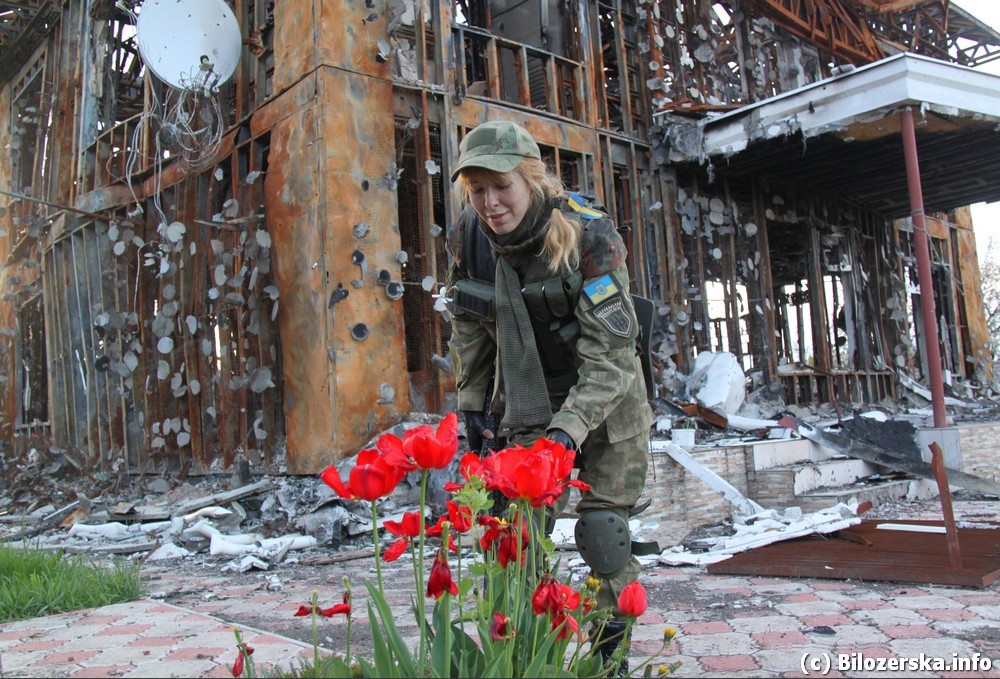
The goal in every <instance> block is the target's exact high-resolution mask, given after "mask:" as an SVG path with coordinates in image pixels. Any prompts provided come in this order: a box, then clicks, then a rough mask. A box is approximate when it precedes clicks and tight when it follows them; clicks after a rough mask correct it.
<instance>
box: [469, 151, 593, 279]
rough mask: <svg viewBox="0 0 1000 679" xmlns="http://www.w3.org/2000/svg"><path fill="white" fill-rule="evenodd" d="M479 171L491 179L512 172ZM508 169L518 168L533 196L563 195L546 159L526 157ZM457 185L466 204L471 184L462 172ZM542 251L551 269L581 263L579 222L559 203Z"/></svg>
mask: <svg viewBox="0 0 1000 679" xmlns="http://www.w3.org/2000/svg"><path fill="white" fill-rule="evenodd" d="M482 171H483V172H484V173H485V174H486V175H487V176H488V177H489V178H490V180H492V181H498V180H502V179H503V178H505V177H506V176H508V175H510V174H511V173H510V172H506V173H504V172H494V171H493V170H487V169H485V168H483V169H482ZM511 172H517V173H518V174H520V175H521V176H522V177H523V178H524V181H525V182H527V184H528V188H529V189H530V190H531V193H532V195H534V196H535V198H536V199H540V200H545V201H548V200H550V199H552V198H561V197H562V196H563V193H564V191H563V186H562V183H561V182H560V181H559V178H558V177H556V176H555V175H553V174H552V173H550V172H549V169H548V167H547V166H546V165H545V163H544V162H543V161H541V160H538V159H537V158H525V159H524V160H522V161H521V163H520V165H518V166H517V167H516V168H514V169H513V170H512V171H511ZM458 187H459V190H460V191H461V196H462V204H463V205H464V204H468V203H469V192H470V191H471V186H470V185H469V180H468V178H467V177H466V175H465V173H464V172H463V173H461V174H459V176H458ZM542 254H545V255H547V256H548V259H549V264H548V268H549V271H551V272H552V273H559V272H560V271H566V272H570V271H573V270H574V269H576V267H577V266H579V264H580V224H579V222H576V221H573V220H570V219H567V218H566V217H565V215H563V213H562V210H560V209H559V208H558V207H554V208H553V209H552V214H551V215H550V216H549V229H548V231H547V232H546V234H545V242H544V243H543V245H542Z"/></svg>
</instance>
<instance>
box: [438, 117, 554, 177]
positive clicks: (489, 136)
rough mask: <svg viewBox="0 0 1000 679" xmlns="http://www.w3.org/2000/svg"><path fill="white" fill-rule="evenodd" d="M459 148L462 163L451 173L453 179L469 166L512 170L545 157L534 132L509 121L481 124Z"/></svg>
mask: <svg viewBox="0 0 1000 679" xmlns="http://www.w3.org/2000/svg"><path fill="white" fill-rule="evenodd" d="M458 150H459V156H458V165H457V166H456V167H455V171H454V172H452V173H451V180H452V181H455V180H456V179H458V173H459V172H461V171H462V170H464V169H465V168H467V167H483V168H486V169H487V170H493V171H494V172H510V171H511V170H513V169H514V168H515V167H517V166H518V165H519V164H520V163H521V161H522V160H524V159H525V158H538V159H541V157H542V154H541V153H540V152H539V151H538V144H537V143H535V139H534V138H533V137H532V136H531V134H530V133H529V132H528V131H527V130H526V129H524V128H523V127H521V126H520V125H518V124H517V123H512V122H510V121H507V120H493V121H490V122H488V123H483V124H481V125H479V126H477V127H476V128H475V129H473V130H472V131H471V132H469V133H468V134H466V135H465V138H464V139H462V143H461V144H460V145H459V147H458Z"/></svg>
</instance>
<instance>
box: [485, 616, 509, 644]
mask: <svg viewBox="0 0 1000 679" xmlns="http://www.w3.org/2000/svg"><path fill="white" fill-rule="evenodd" d="M513 636H514V626H513V625H511V622H510V618H508V617H507V616H506V615H504V614H503V613H494V614H493V622H491V623H490V638H491V639H493V641H501V640H503V639H510V638H512V637H513Z"/></svg>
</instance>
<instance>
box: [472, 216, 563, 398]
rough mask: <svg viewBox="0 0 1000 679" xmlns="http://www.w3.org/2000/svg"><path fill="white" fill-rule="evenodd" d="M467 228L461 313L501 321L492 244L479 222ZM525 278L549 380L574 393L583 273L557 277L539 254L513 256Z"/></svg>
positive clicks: (526, 297)
mask: <svg viewBox="0 0 1000 679" xmlns="http://www.w3.org/2000/svg"><path fill="white" fill-rule="evenodd" d="M459 226H460V228H461V229H462V232H461V234H460V235H459V238H461V239H462V241H463V242H462V247H461V250H460V253H459V254H460V256H461V259H462V262H461V268H462V269H464V271H465V273H466V274H467V275H468V276H469V278H467V279H461V280H459V281H457V282H456V283H455V285H454V287H453V289H452V297H453V300H454V306H455V307H457V310H461V311H462V312H465V313H468V314H471V315H473V316H476V317H479V318H482V319H485V320H488V321H490V322H495V321H496V285H495V281H496V260H495V259H494V258H493V251H492V248H491V247H490V242H489V240H488V239H487V238H486V236H485V235H483V233H482V232H481V231H480V230H479V226H478V224H477V223H476V219H465V220H464V223H463V224H460V225H459ZM507 261H508V263H509V264H510V265H511V267H512V268H513V269H514V270H515V271H516V272H517V274H518V278H519V279H520V280H521V294H522V296H523V297H524V305H525V307H526V308H527V310H528V315H529V317H530V318H531V325H532V329H533V331H534V336H535V345H536V346H537V348H538V354H539V358H540V359H541V362H542V371H543V372H544V373H545V378H546V382H547V383H548V384H549V386H550V387H551V388H553V389H561V388H564V389H569V388H570V387H571V386H573V384H575V383H576V379H577V368H578V367H579V360H578V359H577V357H576V342H577V340H579V339H580V322H579V321H577V320H576V314H575V312H576V305H577V302H578V301H579V299H580V290H581V288H582V286H583V275H582V274H581V273H580V272H579V271H573V272H570V273H567V274H563V275H553V274H552V272H551V271H549V269H548V267H547V266H546V263H545V262H544V261H543V260H542V259H541V258H539V257H538V256H537V254H535V253H526V254H524V255H522V256H517V257H510V258H508V260H507Z"/></svg>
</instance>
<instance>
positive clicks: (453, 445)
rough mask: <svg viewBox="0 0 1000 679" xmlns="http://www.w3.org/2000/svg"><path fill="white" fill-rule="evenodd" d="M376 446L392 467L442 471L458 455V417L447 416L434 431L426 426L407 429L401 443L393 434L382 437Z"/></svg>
mask: <svg viewBox="0 0 1000 679" xmlns="http://www.w3.org/2000/svg"><path fill="white" fill-rule="evenodd" d="M376 445H377V446H378V449H379V450H380V451H382V454H383V455H385V456H386V458H388V460H389V461H390V462H391V463H392V464H393V466H395V467H398V468H401V469H405V470H406V471H412V470H414V469H444V468H445V467H447V466H448V465H449V464H451V461H452V460H453V459H454V458H455V453H457V452H458V416H457V415H456V414H455V413H448V414H447V415H445V417H444V419H443V420H441V424H439V425H438V428H437V431H436V432H435V431H434V429H433V428H432V427H431V426H430V425H427V424H422V425H420V426H419V427H414V428H413V429H408V430H407V431H406V432H405V433H404V434H403V438H402V440H401V439H400V438H399V437H398V436H395V435H393V434H383V435H382V436H380V437H379V439H378V441H377V443H376Z"/></svg>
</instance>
